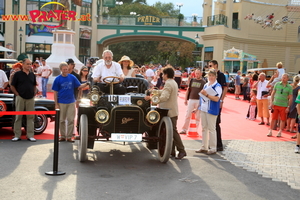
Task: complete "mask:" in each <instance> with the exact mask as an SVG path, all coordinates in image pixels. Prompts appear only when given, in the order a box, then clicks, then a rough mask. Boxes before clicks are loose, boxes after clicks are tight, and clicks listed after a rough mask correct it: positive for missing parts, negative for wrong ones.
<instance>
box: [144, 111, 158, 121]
mask: <svg viewBox="0 0 300 200" xmlns="http://www.w3.org/2000/svg"><path fill="white" fill-rule="evenodd" d="M146 119H147V120H148V122H149V123H151V124H156V123H157V122H159V120H160V114H159V113H158V112H157V111H156V110H151V111H150V112H148V114H147V116H146Z"/></svg>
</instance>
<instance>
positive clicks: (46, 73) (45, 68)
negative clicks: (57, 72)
mask: <svg viewBox="0 0 300 200" xmlns="http://www.w3.org/2000/svg"><path fill="white" fill-rule="evenodd" d="M42 64H43V65H42V66H41V70H42V93H43V98H47V84H48V80H49V77H50V76H51V74H52V69H51V67H50V66H49V65H46V61H45V60H44V59H43V60H42Z"/></svg>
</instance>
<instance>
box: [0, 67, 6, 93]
mask: <svg viewBox="0 0 300 200" xmlns="http://www.w3.org/2000/svg"><path fill="white" fill-rule="evenodd" d="M6 82H8V79H7V76H6V74H5V72H4V71H3V70H2V69H0V88H3V85H4V83H6ZM3 89H4V88H3Z"/></svg>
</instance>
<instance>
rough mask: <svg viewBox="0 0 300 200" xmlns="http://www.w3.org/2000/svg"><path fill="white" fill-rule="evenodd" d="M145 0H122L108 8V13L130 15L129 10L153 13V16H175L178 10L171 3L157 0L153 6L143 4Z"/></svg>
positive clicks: (138, 13) (137, 12)
mask: <svg viewBox="0 0 300 200" xmlns="http://www.w3.org/2000/svg"><path fill="white" fill-rule="evenodd" d="M144 2H146V1H145V0H144V1H143V0H141V1H132V0H126V1H123V3H124V4H123V5H121V6H118V5H116V7H114V8H109V14H110V15H130V12H136V14H137V15H155V16H174V15H175V16H176V15H177V14H178V10H176V9H175V6H174V4H173V3H161V2H157V3H156V4H154V6H149V5H146V4H144Z"/></svg>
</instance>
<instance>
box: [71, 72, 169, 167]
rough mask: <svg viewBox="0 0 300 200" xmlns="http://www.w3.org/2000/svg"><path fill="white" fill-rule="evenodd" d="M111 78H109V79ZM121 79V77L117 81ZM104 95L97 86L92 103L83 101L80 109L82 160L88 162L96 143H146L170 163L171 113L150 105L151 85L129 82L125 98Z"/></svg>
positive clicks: (125, 81)
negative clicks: (87, 155) (149, 90)
mask: <svg viewBox="0 0 300 200" xmlns="http://www.w3.org/2000/svg"><path fill="white" fill-rule="evenodd" d="M106 78H108V77H106ZM114 78H116V79H118V77H114ZM117 82H118V81H116V82H113V83H109V82H106V83H107V84H108V87H110V88H111V90H110V93H109V94H104V93H102V92H101V91H100V89H99V87H98V86H97V85H93V86H92V87H91V92H90V93H89V95H88V96H89V98H88V99H81V103H80V104H79V109H78V131H79V137H77V138H75V139H77V140H79V145H78V159H79V161H81V162H83V161H85V160H86V153H87V148H89V149H93V148H94V142H95V140H101V139H102V140H104V141H116V142H124V144H125V142H146V143H147V148H148V149H158V158H159V160H160V162H163V163H165V162H167V161H168V160H169V157H170V153H171V147H172V144H173V131H172V122H171V119H170V118H169V117H168V116H167V113H168V110H165V109H160V108H158V107H157V106H151V104H150V101H146V100H145V99H144V98H145V96H146V94H145V92H147V91H148V90H147V89H148V87H149V85H148V82H147V81H146V80H145V79H143V78H126V79H125V80H124V81H123V85H124V86H125V87H126V89H127V92H126V94H125V95H117V94H113V91H112V88H113V84H116V83H117ZM152 93H153V97H152V102H153V103H156V104H157V103H159V97H158V95H157V93H156V90H153V91H152Z"/></svg>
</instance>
